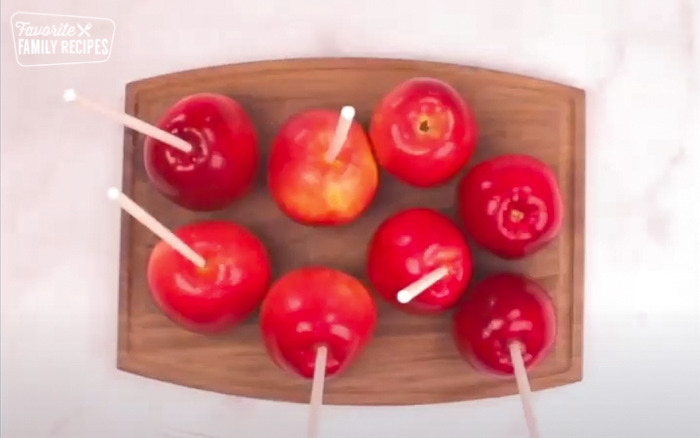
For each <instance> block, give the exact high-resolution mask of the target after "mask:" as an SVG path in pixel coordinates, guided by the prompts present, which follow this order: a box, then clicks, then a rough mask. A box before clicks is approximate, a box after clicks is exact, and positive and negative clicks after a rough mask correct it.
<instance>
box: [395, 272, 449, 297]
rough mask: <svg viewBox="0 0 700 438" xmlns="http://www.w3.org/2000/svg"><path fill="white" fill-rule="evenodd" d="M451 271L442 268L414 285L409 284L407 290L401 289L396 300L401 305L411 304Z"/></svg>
mask: <svg viewBox="0 0 700 438" xmlns="http://www.w3.org/2000/svg"><path fill="white" fill-rule="evenodd" d="M449 273H450V271H449V269H447V268H446V267H444V266H441V267H439V268H437V269H435V270H433V271H431V272H430V273H428V274H426V275H424V276H423V277H421V278H419V279H418V280H416V281H414V282H413V283H411V284H409V285H408V286H406V287H405V288H403V289H401V290H400V291H399V292H398V293H397V294H396V300H397V301H398V302H399V303H401V304H406V303H409V302H411V300H413V299H414V298H416V297H417V296H418V295H420V294H422V293H423V292H424V291H426V290H428V289H429V288H430V287H431V286H432V285H434V284H435V283H437V282H438V281H440V280H442V279H443V278H445V277H446V276H447V274H449Z"/></svg>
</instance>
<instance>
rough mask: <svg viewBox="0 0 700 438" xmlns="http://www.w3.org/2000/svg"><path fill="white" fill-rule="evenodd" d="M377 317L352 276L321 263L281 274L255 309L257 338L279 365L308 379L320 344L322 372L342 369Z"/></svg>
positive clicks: (329, 373)
mask: <svg viewBox="0 0 700 438" xmlns="http://www.w3.org/2000/svg"><path fill="white" fill-rule="evenodd" d="M376 321H377V313H376V308H375V305H374V301H373V300H372V297H371V296H370V295H369V292H367V289H365V287H364V286H363V285H362V283H360V281H359V280H357V279H355V278H354V277H352V276H350V275H348V274H345V273H343V272H340V271H336V270H333V269H329V268H323V267H306V268H301V269H297V270H295V271H291V272H289V273H287V274H285V275H284V276H283V277H282V278H280V279H279V280H277V282H275V283H274V284H273V285H272V288H271V289H270V291H269V293H268V295H267V297H266V298H265V301H264V302H263V305H262V309H261V312H260V328H261V330H262V334H263V340H264V343H265V346H266V348H267V351H268V353H269V354H270V357H271V358H272V360H273V361H274V362H275V363H276V364H277V365H278V366H280V367H281V368H283V369H286V370H288V371H291V372H293V373H295V374H298V375H300V376H301V377H304V378H308V379H310V378H312V377H313V372H314V362H315V358H316V349H317V348H318V347H320V346H326V347H327V349H328V360H327V362H326V377H332V376H334V375H336V374H338V373H339V372H341V371H342V370H343V369H345V368H346V367H347V366H348V365H349V364H350V363H351V362H352V360H353V359H354V358H355V357H357V355H358V354H359V353H360V352H361V351H362V349H363V348H364V346H365V345H366V344H367V342H368V341H369V339H370V337H371V336H372V333H373V331H374V327H375V324H376Z"/></svg>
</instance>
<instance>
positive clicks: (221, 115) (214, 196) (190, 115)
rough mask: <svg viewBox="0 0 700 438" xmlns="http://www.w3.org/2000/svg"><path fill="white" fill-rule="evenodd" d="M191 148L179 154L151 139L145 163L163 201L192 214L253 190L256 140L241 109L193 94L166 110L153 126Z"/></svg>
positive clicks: (207, 95)
mask: <svg viewBox="0 0 700 438" xmlns="http://www.w3.org/2000/svg"><path fill="white" fill-rule="evenodd" d="M157 126H158V127H159V128H160V129H163V130H164V131H167V132H170V133H171V134H174V135H176V136H178V137H180V138H182V139H183V140H185V141H187V142H188V143H189V144H190V145H192V151H190V152H182V151H180V150H178V149H175V148H173V147H172V146H169V145H167V144H164V143H162V142H160V141H158V140H155V139H153V138H151V137H147V138H146V141H145V144H144V163H145V166H146V172H147V173H148V177H149V178H150V180H151V182H152V184H153V186H154V187H155V188H156V189H157V190H158V191H159V192H160V193H161V194H163V196H165V197H167V198H168V199H170V200H171V201H173V202H174V203H176V204H178V205H180V206H181V207H184V208H187V209H189V210H193V211H212V210H218V209H221V208H224V207H226V206H227V205H229V204H230V203H232V202H233V201H234V200H236V199H238V198H239V197H241V196H243V195H244V194H245V193H246V192H248V190H249V189H250V188H251V187H252V185H253V182H254V179H255V176H256V174H257V170H258V162H259V159H260V158H259V152H258V136H257V134H256V132H255V128H254V127H253V123H252V122H251V121H250V118H249V117H248V115H247V114H246V112H245V110H244V109H243V107H241V105H240V104H238V103H237V102H236V101H235V100H233V99H231V98H229V97H226V96H222V95H219V94H211V93H202V94H194V95H192V96H189V97H185V98H184V99H182V100H180V101H178V102H177V103H175V105H173V106H172V107H171V108H170V109H168V110H167V111H166V112H165V114H164V115H163V117H162V118H161V119H160V121H159V122H158V125H157Z"/></svg>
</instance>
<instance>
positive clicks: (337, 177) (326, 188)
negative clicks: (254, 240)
mask: <svg viewBox="0 0 700 438" xmlns="http://www.w3.org/2000/svg"><path fill="white" fill-rule="evenodd" d="M339 116H340V113H339V112H338V111H327V110H310V111H305V112H302V113H299V114H297V115H295V116H293V117H291V118H290V119H289V120H287V122H285V124H284V125H283V126H282V127H281V128H280V130H279V132H278V133H277V136H276V137H275V140H274V142H273V144H272V149H271V151H270V161H269V163H268V185H269V188H270V193H271V194H272V197H273V198H274V200H275V202H276V203H277V205H278V206H279V207H280V209H281V210H282V211H283V212H284V213H285V214H286V215H287V216H289V217H290V218H292V219H294V220H296V221H297V222H300V223H305V224H308V225H340V224H345V223H349V222H351V221H353V220H354V219H355V218H357V217H358V216H359V215H360V214H362V212H364V211H365V210H366V209H367V207H368V206H369V204H370V203H371V202H372V200H373V199H374V195H375V193H376V191H377V185H378V182H379V172H378V170H377V164H376V162H375V161H374V156H373V155H372V148H371V146H370V144H369V140H368V139H367V136H366V134H365V132H364V130H363V129H362V127H361V126H360V125H359V124H358V123H356V122H353V123H352V125H351V126H350V130H349V132H348V136H347V140H346V142H345V144H344V145H343V147H342V148H341V149H340V153H339V154H338V156H337V157H336V159H335V160H334V161H332V162H327V161H326V158H325V155H326V152H327V151H328V149H329V146H330V144H331V140H332V139H333V136H334V135H335V129H336V126H337V124H338V119H339Z"/></svg>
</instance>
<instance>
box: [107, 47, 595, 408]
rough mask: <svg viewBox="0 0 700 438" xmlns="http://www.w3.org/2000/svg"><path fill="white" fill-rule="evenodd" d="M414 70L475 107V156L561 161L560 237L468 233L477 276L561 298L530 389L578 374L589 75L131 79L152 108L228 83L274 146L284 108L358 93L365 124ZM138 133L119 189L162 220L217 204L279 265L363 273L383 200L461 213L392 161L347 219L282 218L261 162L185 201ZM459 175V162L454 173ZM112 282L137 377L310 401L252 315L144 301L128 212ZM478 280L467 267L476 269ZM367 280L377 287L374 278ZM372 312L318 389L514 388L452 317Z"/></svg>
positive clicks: (151, 118) (427, 66)
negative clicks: (195, 326)
mask: <svg viewBox="0 0 700 438" xmlns="http://www.w3.org/2000/svg"><path fill="white" fill-rule="evenodd" d="M414 76H431V77H435V78H439V79H442V80H445V81H447V82H449V83H450V84H452V85H453V86H454V87H455V88H456V89H457V90H459V91H460V92H461V94H462V96H463V97H464V98H465V99H466V100H467V101H468V102H469V103H470V104H471V105H472V107H473V108H474V111H475V113H476V118H477V122H478V125H479V130H480V136H479V141H478V146H477V153H476V155H475V156H474V158H473V159H472V160H471V162H470V165H473V164H475V163H477V162H479V161H481V160H483V159H485V158H487V157H492V156H494V155H498V154H503V153H510V152H517V153H527V154H531V155H534V156H536V157H538V158H540V159H542V160H544V161H545V162H547V163H548V164H549V165H550V166H551V167H552V168H553V169H554V170H555V172H556V173H557V175H558V178H559V183H560V186H561V191H562V193H563V196H564V203H565V215H566V217H565V220H564V225H563V229H562V232H561V234H560V237H559V238H558V239H557V240H556V241H555V242H554V243H553V244H552V245H551V246H549V247H548V248H546V249H545V250H543V251H542V252H540V253H538V254H536V255H534V256H532V257H530V258H528V259H526V260H522V261H516V262H512V261H511V262H506V261H503V260H500V259H498V258H496V257H494V256H490V255H488V254H486V253H484V252H483V251H480V250H479V249H478V248H476V247H475V246H474V245H472V249H473V250H474V254H475V260H476V274H475V280H478V279H479V278H482V277H483V276H484V275H486V274H489V273H494V272H499V271H516V272H522V273H525V274H529V275H530V276H532V277H533V278H535V279H537V280H539V281H540V282H541V283H542V284H543V285H544V286H545V287H546V288H547V289H548V290H549V292H550V294H551V295H552V297H553V300H554V303H555V305H556V310H557V319H558V323H557V330H558V331H557V337H556V342H555V345H554V347H553V349H552V351H551V353H550V354H549V356H548V357H547V359H546V360H545V361H544V362H543V363H542V364H541V365H540V366H538V367H537V368H536V369H535V370H533V372H532V374H531V380H532V386H533V389H535V390H537V389H543V388H549V387H553V386H559V385H564V384H568V383H572V382H576V381H579V380H581V378H582V366H581V362H582V323H583V255H584V160H585V154H584V109H585V95H584V92H583V91H582V90H579V89H575V88H571V87H568V86H564V85H560V84H556V83H552V82H547V81H542V80H538V79H533V78H528V77H523V76H517V75H511V74H506V73H500V72H495V71H490V70H485V69H478V68H471V67H464V66H458V65H450V64H440V63H432V62H420V61H409V60H392V59H354V58H341V59H296V60H280V61H265V62H255V63H247V64H237V65H228V66H221V67H212V68H205V69H200V70H193V71H185V72H180V73H174V74H169V75H165V76H159V77H155V78H150V79H145V80H141V81H137V82H133V83H130V84H128V85H127V87H126V111H127V112H128V113H129V114H132V115H134V116H136V117H138V118H140V119H143V120H145V121H147V122H150V123H156V121H157V120H158V118H159V117H160V115H161V114H162V113H163V111H164V110H165V109H166V108H167V107H168V106H169V105H171V104H173V103H174V102H176V101H177V100H179V99H180V98H182V97H184V96H186V95H189V94H192V93H196V92H204V91H206V92H217V93H223V94H226V95H228V96H231V97H233V98H234V99H236V100H238V101H239V102H240V103H241V104H242V105H243V106H244V107H245V108H246V110H247V111H248V112H249V114H250V115H251V117H252V119H253V121H254V123H255V125H256V128H257V130H258V132H259V134H260V140H261V142H260V144H261V148H262V150H263V151H264V156H265V161H266V159H267V149H268V147H269V145H270V143H271V140H272V138H273V136H274V134H275V132H276V130H277V128H278V127H279V126H280V125H281V123H282V122H283V121H284V120H285V119H286V118H287V117H289V116H290V115H292V114H294V113H296V112H298V111H302V110H306V109H310V108H318V107H324V108H331V109H340V107H341V106H342V105H347V104H350V105H354V106H355V107H356V109H357V118H358V120H359V121H360V122H361V123H363V124H364V125H365V126H366V124H367V122H368V120H369V115H370V112H371V110H372V109H373V107H374V105H375V104H376V103H377V102H378V100H379V99H380V97H381V96H382V95H383V94H384V93H385V92H387V91H389V90H390V89H391V88H392V87H393V86H395V85H397V84H398V83H400V82H401V81H403V80H405V79H408V78H411V77H414ZM143 140H144V138H143V136H141V135H139V134H135V133H134V132H131V131H129V130H125V133H124V170H123V172H124V173H123V190H124V192H125V193H126V194H127V195H128V196H130V197H132V198H133V199H134V200H135V201H136V202H138V203H139V204H141V205H142V206H143V207H144V208H146V209H147V210H148V211H149V212H151V213H152V214H153V215H154V216H155V217H156V218H158V219H160V220H161V221H162V222H163V223H164V224H165V225H166V226H168V227H171V228H175V227H178V226H181V225H183V224H186V223H188V222H191V221H195V220H201V219H209V218H221V219H228V220H233V221H235V222H238V223H240V224H243V225H245V226H247V227H249V228H250V229H251V230H253V231H254V232H255V233H256V234H257V235H258V236H259V237H260V238H261V239H262V241H263V242H264V243H265V244H266V245H267V246H268V248H269V250H270V252H271V254H272V258H273V264H274V273H275V274H274V275H275V278H278V277H279V276H280V275H281V274H283V273H285V272H287V271H289V270H291V269H294V268H298V267H301V266H304V265H308V264H312V263H313V264H322V265H326V266H329V267H333V268H337V269H341V270H343V271H346V272H348V273H350V274H352V275H355V276H357V277H358V278H360V279H361V280H363V281H365V283H366V284H367V282H366V279H365V274H364V272H363V266H364V257H365V251H366V244H367V242H368V240H369V238H370V236H371V235H372V233H373V231H374V230H375V228H376V227H377V226H378V224H379V223H380V222H381V221H382V220H383V219H384V218H386V217H387V216H388V215H389V214H391V213H394V212H396V211H398V210H400V209H403V208H407V207H414V206H423V207H432V208H435V209H437V210H440V211H442V212H444V213H446V214H448V215H450V216H454V208H453V207H454V205H453V204H454V188H455V185H456V182H457V179H455V180H454V181H453V182H452V183H450V184H448V185H446V186H444V187H440V188H435V189H428V190H419V189H413V188H409V187H407V186H405V185H402V184H400V183H399V182H397V181H396V180H395V179H393V178H392V177H390V176H388V175H387V174H386V173H382V175H381V178H382V179H381V185H380V189H379V192H378V195H377V198H376V200H375V201H374V203H373V204H372V206H371V208H370V209H369V210H368V211H367V213H366V214H365V215H364V216H362V217H361V218H360V219H358V220H357V221H356V222H354V223H353V224H350V225H348V226H344V227H340V228H311V227H306V226H302V225H299V224H296V223H294V222H292V221H291V220H289V219H287V218H286V217H285V216H284V215H283V214H282V213H281V212H280V211H279V210H278V209H277V207H276V206H275V204H274V203H273V201H272V199H271V197H270V195H269V194H268V192H267V189H266V187H265V183H264V176H265V175H264V173H265V169H264V167H262V166H261V169H260V176H259V183H258V185H257V188H256V189H255V190H254V192H253V193H251V194H250V195H248V196H247V197H245V198H244V199H242V200H241V201H239V202H238V203H236V204H235V205H234V206H232V207H231V208H229V209H227V210H224V211H222V212H218V213H214V214H201V213H193V212H189V211H186V210H184V209H181V208H179V207H177V206H176V205H173V204H172V203H170V202H169V201H168V200H166V199H165V198H163V197H162V196H160V195H159V194H158V193H157V192H156V191H155V189H154V188H152V187H151V185H150V184H149V182H148V179H147V177H146V173H145V170H144V166H143V157H142V146H143ZM460 175H461V174H460ZM121 233H122V234H121V271H120V272H121V275H120V286H119V294H120V295H119V352H118V367H119V368H120V369H122V370H125V371H128V372H131V373H136V374H140V375H142V376H146V377H150V378H154V379H159V380H163V381H167V382H172V383H174V384H178V385H185V386H190V387H195V388H200V389H205V390H210V391H216V392H220V393H226V394H233V395H239V396H246V397H253V398H261V399H272V400H284V401H292V402H304V403H305V402H308V399H309V394H310V382H307V381H303V380H300V379H298V378H297V377H295V376H293V375H291V374H287V373H286V372H284V371H282V370H280V369H278V368H277V367H276V366H275V365H274V364H273V363H272V362H271V361H270V360H269V359H268V357H267V355H266V354H265V350H264V348H263V345H262V343H261V340H260V335H259V332H258V326H257V321H256V319H255V318H252V319H251V320H249V321H248V322H247V323H245V324H244V325H243V326H241V327H239V328H237V329H236V330H234V331H233V332H231V333H230V334H227V335H225V336H221V337H205V336H201V335H197V334H193V333H190V332H187V331H185V330H183V329H180V328H178V327H177V326H175V325H174V324H173V323H172V322H171V321H170V320H168V318H166V317H165V316H164V315H162V314H161V313H160V312H159V310H158V309H157V308H156V307H155V305H154V303H153V301H152V300H151V297H150V294H149V291H148V285H147V283H146V276H145V273H146V264H147V260H148V257H149V253H150V251H151V249H152V248H153V246H154V244H155V243H156V240H157V238H156V237H155V236H154V235H152V234H151V233H150V232H149V231H147V230H146V229H145V228H144V227H143V226H141V225H140V224H138V223H136V222H135V221H133V220H132V219H131V218H130V217H129V216H128V215H126V214H123V215H122V231H121ZM473 281H474V280H473ZM370 290H371V289H370ZM377 302H378V306H379V315H380V317H379V324H378V328H377V331H376V335H375V337H374V339H373V340H372V342H371V343H370V345H369V346H368V348H367V349H366V350H365V352H364V354H363V355H362V356H361V357H359V358H358V360H357V361H356V362H355V363H354V364H353V365H352V366H351V367H350V368H349V369H348V371H347V372H346V373H345V374H343V375H341V376H339V377H337V378H335V379H331V380H329V382H327V385H326V397H325V402H326V403H327V404H341V405H415V404H428V403H441V402H452V401H460V400H468V399H479V398H486V397H495V396H502V395H508V394H515V393H517V387H516V385H515V382H514V380H513V379H502V378H501V379H499V378H494V377H490V376H487V375H483V374H479V373H477V372H476V371H474V370H472V369H471V368H470V367H469V365H467V364H466V363H465V362H463V361H462V360H461V359H460V358H459V356H458V354H457V351H456V349H455V348H454V346H453V344H452V340H451V338H450V334H449V317H450V315H444V316H439V317H418V316H409V315H405V314H403V313H400V312H399V311H397V310H394V309H392V308H390V307H389V306H388V305H386V304H385V303H383V302H382V301H380V300H379V299H377Z"/></svg>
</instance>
